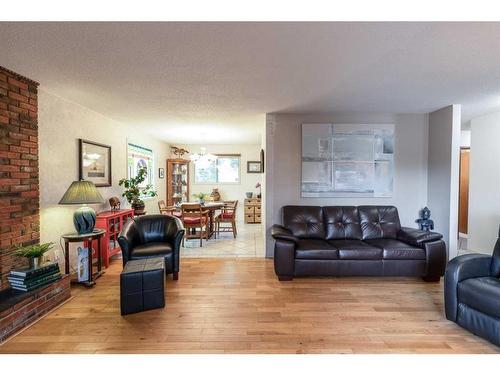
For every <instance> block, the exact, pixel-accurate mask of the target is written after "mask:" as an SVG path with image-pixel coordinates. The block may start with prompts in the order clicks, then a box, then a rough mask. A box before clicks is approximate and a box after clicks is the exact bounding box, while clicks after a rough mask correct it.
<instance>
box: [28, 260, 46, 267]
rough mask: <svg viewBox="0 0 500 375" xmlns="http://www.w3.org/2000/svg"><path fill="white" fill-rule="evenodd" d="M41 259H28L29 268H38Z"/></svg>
mask: <svg viewBox="0 0 500 375" xmlns="http://www.w3.org/2000/svg"><path fill="white" fill-rule="evenodd" d="M42 259H43V257H35V258H28V261H29V267H30V268H38V267H40V266H41V265H42Z"/></svg>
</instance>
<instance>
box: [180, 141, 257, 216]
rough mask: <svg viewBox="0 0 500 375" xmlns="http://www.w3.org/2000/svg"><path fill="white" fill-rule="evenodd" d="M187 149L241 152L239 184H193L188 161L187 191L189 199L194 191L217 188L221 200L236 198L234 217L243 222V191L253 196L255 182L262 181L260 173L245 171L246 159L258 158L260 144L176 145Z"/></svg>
mask: <svg viewBox="0 0 500 375" xmlns="http://www.w3.org/2000/svg"><path fill="white" fill-rule="evenodd" d="M176 146H178V147H183V148H185V149H187V150H189V151H190V152H191V153H197V152H200V147H202V146H203V147H205V148H206V149H207V152H208V153H212V154H241V159H240V168H241V170H240V183H239V184H195V182H194V165H193V163H189V193H190V194H191V197H189V199H190V200H191V201H195V200H196V199H195V198H194V197H193V196H192V194H194V193H205V194H210V193H211V192H212V189H214V188H218V189H219V193H220V195H221V199H222V200H238V209H237V213H236V219H237V221H239V222H243V220H244V216H243V204H244V200H245V197H246V196H245V193H246V192H252V193H253V194H254V197H256V196H257V194H258V193H259V189H256V188H255V185H256V184H257V182H262V180H263V175H262V174H261V173H247V161H259V160H260V150H261V148H262V147H261V145H260V144H248V145H245V144H239V145H177V144H176Z"/></svg>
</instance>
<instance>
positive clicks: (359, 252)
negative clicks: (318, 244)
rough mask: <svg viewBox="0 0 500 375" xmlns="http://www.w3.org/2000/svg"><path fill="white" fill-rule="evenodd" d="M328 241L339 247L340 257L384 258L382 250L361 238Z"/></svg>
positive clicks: (353, 258) (355, 258)
mask: <svg viewBox="0 0 500 375" xmlns="http://www.w3.org/2000/svg"><path fill="white" fill-rule="evenodd" d="M328 243H329V244H330V245H332V246H335V247H336V248H337V249H339V258H340V259H351V260H366V259H382V250H381V249H379V248H377V247H374V246H370V245H368V244H366V243H364V242H363V241H361V240H330V241H328Z"/></svg>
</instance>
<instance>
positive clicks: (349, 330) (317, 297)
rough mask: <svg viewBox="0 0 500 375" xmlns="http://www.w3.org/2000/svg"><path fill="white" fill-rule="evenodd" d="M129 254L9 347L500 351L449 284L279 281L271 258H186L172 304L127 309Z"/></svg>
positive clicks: (169, 290)
mask: <svg viewBox="0 0 500 375" xmlns="http://www.w3.org/2000/svg"><path fill="white" fill-rule="evenodd" d="M120 271H121V261H119V260H117V261H114V262H112V264H111V266H110V268H108V269H107V270H106V273H105V275H104V276H103V277H101V278H100V279H98V280H97V285H96V286H95V287H94V288H92V289H84V288H80V287H74V288H73V290H72V293H73V296H74V297H75V298H74V299H73V300H71V301H69V302H68V303H66V304H65V305H64V306H62V307H61V308H59V309H57V310H56V311H54V312H52V313H51V314H50V315H48V316H47V317H45V318H44V319H42V320H41V321H39V322H38V323H36V324H35V325H33V326H32V327H30V328H28V329H27V330H25V331H24V332H22V333H21V334H19V335H17V336H16V337H14V338H13V339H11V340H10V341H8V342H6V343H5V344H4V345H2V346H0V353H500V348H498V347H496V346H494V345H492V344H489V343H488V342H486V341H485V340H482V339H480V338H478V337H476V336H474V335H472V334H471V333H469V332H467V331H465V330H463V329H462V328H460V327H458V326H457V325H455V324H454V323H452V322H449V321H447V320H446V319H445V317H444V311H443V283H442V282H441V283H425V282H423V281H422V280H420V279H416V278H300V279H295V280H294V281H292V282H279V281H278V280H277V279H276V276H275V275H274V270H273V264H272V261H271V260H265V259H241V258H232V259H229V258H228V259H220V258H217V259H214V258H207V259H201V258H198V259H194V258H191V259H183V260H182V262H181V272H180V279H179V281H173V280H172V279H171V277H170V278H169V279H168V280H167V284H166V302H167V305H166V307H165V308H164V309H158V310H152V311H147V312H143V313H139V314H133V315H127V316H124V317H122V316H120V293H119V273H120Z"/></svg>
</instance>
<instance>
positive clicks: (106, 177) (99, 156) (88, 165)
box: [78, 139, 111, 187]
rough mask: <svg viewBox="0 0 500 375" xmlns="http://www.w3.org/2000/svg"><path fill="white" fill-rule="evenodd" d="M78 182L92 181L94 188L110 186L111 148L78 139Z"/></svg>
mask: <svg viewBox="0 0 500 375" xmlns="http://www.w3.org/2000/svg"><path fill="white" fill-rule="evenodd" d="M78 159H79V168H78V175H79V179H80V180H87V181H92V182H93V183H94V184H95V186H97V187H103V186H111V146H108V145H103V144H101V143H97V142H91V141H87V140H85V139H79V155H78Z"/></svg>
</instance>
